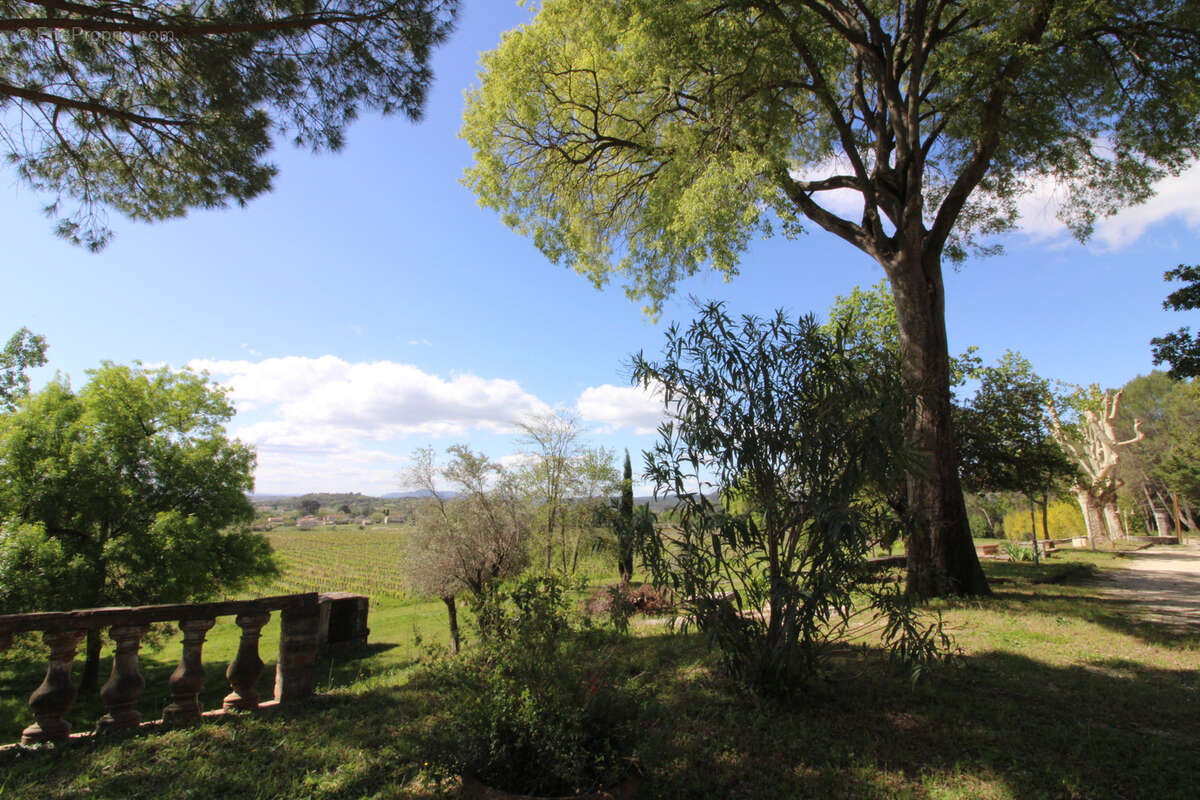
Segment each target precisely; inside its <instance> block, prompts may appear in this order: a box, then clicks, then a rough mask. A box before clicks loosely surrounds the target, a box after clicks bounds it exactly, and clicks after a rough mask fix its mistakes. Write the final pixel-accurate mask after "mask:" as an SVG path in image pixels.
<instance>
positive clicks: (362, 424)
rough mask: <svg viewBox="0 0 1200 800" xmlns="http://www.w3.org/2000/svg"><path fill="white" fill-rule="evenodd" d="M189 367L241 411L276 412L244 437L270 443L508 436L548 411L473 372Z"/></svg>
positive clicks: (227, 364)
mask: <svg viewBox="0 0 1200 800" xmlns="http://www.w3.org/2000/svg"><path fill="white" fill-rule="evenodd" d="M189 366H191V367H193V368H195V369H203V370H207V371H208V372H210V373H212V374H213V375H214V376H215V377H216V378H217V379H218V380H220V381H221V382H222V383H225V384H227V385H228V386H229V387H230V388H231V390H232V397H233V400H234V402H235V403H236V404H237V407H238V409H239V411H251V410H255V409H261V408H266V407H272V408H274V410H275V419H274V420H272V421H270V422H266V423H259V424H257V425H250V426H248V427H247V428H246V429H245V431H244V432H243V433H244V434H245V435H248V436H253V437H258V438H260V439H261V440H262V441H263V442H268V441H279V442H283V441H288V442H298V441H301V442H302V441H313V442H321V441H332V440H334V439H342V438H346V437H366V438H371V439H376V440H387V439H391V438H393V437H395V436H397V435H401V434H408V433H423V434H431V435H440V434H459V433H463V432H465V431H467V430H469V429H472V428H480V429H485V430H490V431H493V432H496V433H507V432H510V431H511V430H513V422H514V421H515V420H517V419H520V418H521V417H523V416H526V415H527V414H532V413H540V412H545V411H547V410H548V407H547V406H546V404H545V403H543V402H542V401H541V400H539V399H538V398H537V397H535V396H533V395H532V394H529V393H528V392H526V391H525V390H524V389H522V388H521V386H520V384H518V383H517V382H516V381H512V380H506V379H502V378H480V377H478V376H476V375H467V374H464V375H455V376H453V377H451V378H449V379H447V378H442V377H440V376H437V375H431V374H429V373H427V372H423V371H422V370H420V369H418V368H417V367H415V366H412V365H411V364H398V363H396V362H392V361H375V362H371V363H356V364H351V363H348V362H346V361H343V360H342V359H340V358H336V357H334V356H322V357H320V358H304V357H299V356H288V357H286V358H268V359H264V360H263V361H207V360H196V361H193V362H191V363H190V364H189ZM255 441H257V439H255Z"/></svg>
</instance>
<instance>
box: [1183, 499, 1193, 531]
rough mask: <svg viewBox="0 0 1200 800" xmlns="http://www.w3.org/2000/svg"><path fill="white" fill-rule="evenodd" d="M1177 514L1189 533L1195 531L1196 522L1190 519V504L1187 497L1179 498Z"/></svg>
mask: <svg viewBox="0 0 1200 800" xmlns="http://www.w3.org/2000/svg"><path fill="white" fill-rule="evenodd" d="M1179 509H1180V511H1179V514H1180V519H1181V520H1182V521H1183V525H1184V527H1185V528H1187V529H1188V530H1189V531H1194V530H1196V520H1195V519H1193V518H1192V504H1191V503H1189V502H1188V500H1187V497H1181V498H1179Z"/></svg>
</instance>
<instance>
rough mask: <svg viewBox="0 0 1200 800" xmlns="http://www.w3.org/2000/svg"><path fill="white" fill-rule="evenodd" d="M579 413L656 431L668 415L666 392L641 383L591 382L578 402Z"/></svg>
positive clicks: (644, 431) (604, 421)
mask: <svg viewBox="0 0 1200 800" xmlns="http://www.w3.org/2000/svg"><path fill="white" fill-rule="evenodd" d="M575 408H576V409H577V410H578V411H579V416H580V417H582V418H583V419H584V420H587V421H589V422H598V423H600V424H602V425H605V426H608V427H610V428H621V427H627V428H632V429H633V432H634V433H636V434H639V435H643V434H648V433H654V432H655V430H657V429H658V425H659V423H661V422H662V421H663V420H664V419H665V416H664V415H663V401H662V394H661V392H660V391H659V390H656V389H650V390H648V389H644V388H642V387H640V386H613V385H612V384H610V383H606V384H603V385H601V386H589V387H588V388H587V389H584V390H583V392H582V393H581V394H580V395H579V400H578V401H577V402H576V404H575Z"/></svg>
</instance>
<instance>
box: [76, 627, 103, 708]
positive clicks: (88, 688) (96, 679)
mask: <svg viewBox="0 0 1200 800" xmlns="http://www.w3.org/2000/svg"><path fill="white" fill-rule="evenodd" d="M85 652H86V655H85V657H84V662H83V674H82V675H80V676H79V693H80V694H84V695H91V694H95V693H96V692H97V691H99V689H100V629H99V628H89V629H88V632H87V646H86V651H85Z"/></svg>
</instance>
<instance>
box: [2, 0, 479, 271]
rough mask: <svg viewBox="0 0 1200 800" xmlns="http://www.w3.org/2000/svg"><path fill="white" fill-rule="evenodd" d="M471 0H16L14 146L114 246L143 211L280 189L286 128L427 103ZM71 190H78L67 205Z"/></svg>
mask: <svg viewBox="0 0 1200 800" xmlns="http://www.w3.org/2000/svg"><path fill="white" fill-rule="evenodd" d="M457 8H458V0H330V1H329V2H325V3H320V4H316V3H299V4H297V3H285V2H277V1H276V0H248V2H242V1H241V0H206V2H203V3H169V4H164V3H159V2H153V1H152V0H123V1H122V2H120V3H112V2H107V0H82V1H81V2H65V1H60V0H11V2H6V3H4V5H3V6H2V7H0V109H3V113H2V115H0V146H2V147H3V150H4V151H5V152H4V155H5V157H6V158H7V159H8V161H9V162H10V163H11V164H12V165H13V167H14V169H15V171H16V175H17V177H18V178H19V179H20V180H21V181H22V182H24V183H26V184H28V185H29V186H32V187H33V188H35V189H38V190H42V191H46V192H49V193H50V194H51V195H52V196H53V198H54V199H53V201H52V203H51V204H50V206H49V207H48V208H47V211H48V212H49V213H51V214H52V215H53V216H55V217H57V219H58V222H57V228H56V230H57V232H58V234H59V235H60V236H63V237H66V238H67V239H69V240H71V241H73V242H76V243H79V244H83V245H86V246H87V247H89V248H90V249H92V250H98V249H100V248H101V247H103V246H104V244H105V243H106V242H107V241H108V239H109V236H110V232H109V231H108V229H107V225H106V221H105V210H106V209H109V208H111V209H115V210H117V211H119V212H120V213H122V214H125V215H127V216H129V217H132V218H133V219H141V220H157V219H166V218H170V217H179V216H183V215H184V214H185V213H187V211H188V210H189V209H192V208H212V207H221V206H225V205H228V204H230V203H237V204H239V205H240V204H244V203H246V202H247V201H248V200H250V199H252V198H254V197H256V196H258V195H260V194H262V193H263V192H265V191H268V190H269V189H270V186H271V180H272V178H273V177H274V175H275V172H276V170H275V167H274V166H273V165H272V164H271V163H270V162H268V161H267V155H268V153H269V152H270V149H271V143H272V142H271V138H272V135H273V134H276V133H286V134H288V135H289V136H290V137H291V138H293V139H294V141H295V142H296V144H298V145H304V146H308V147H312V148H313V149H316V150H321V149H326V148H328V149H335V150H336V149H337V148H338V147H340V146H341V145H342V142H343V141H344V131H345V128H346V125H347V124H348V123H349V122H350V121H351V120H353V119H354V118H355V117H356V116H357V115H358V113H359V112H360V111H361V110H363V109H375V110H379V111H382V112H383V113H385V114H387V113H392V112H396V111H399V112H401V113H403V114H405V115H407V116H408V117H410V118H412V119H417V118H419V117H420V114H421V107H422V104H423V102H424V99H425V93H426V90H427V89H428V87H429V84H430V82H431V80H432V72H431V70H430V67H429V59H430V54H431V51H432V49H433V48H434V47H435V46H436V45H438V44H439V43H440V42H442V41H443V40H444V39H445V38H446V36H447V35H448V34H449V31H450V29H451V26H452V24H453V22H454V17H455V13H456V11H457ZM64 201H72V202H75V203H78V206H77V207H76V208H75V209H74V210H67V211H66V212H65V213H64V211H63V209H62V204H63V202H64Z"/></svg>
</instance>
